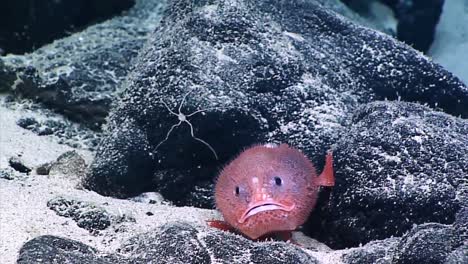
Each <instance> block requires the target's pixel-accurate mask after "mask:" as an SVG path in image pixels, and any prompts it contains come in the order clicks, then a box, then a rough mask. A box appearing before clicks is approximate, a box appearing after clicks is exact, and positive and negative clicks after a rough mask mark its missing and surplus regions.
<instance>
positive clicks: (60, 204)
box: [47, 197, 111, 232]
mask: <svg viewBox="0 0 468 264" xmlns="http://www.w3.org/2000/svg"><path fill="white" fill-rule="evenodd" d="M47 207H49V208H50V209H51V210H53V211H55V213H57V214H58V215H60V216H63V217H70V218H72V219H73V220H74V221H75V222H76V223H77V225H78V226H79V227H81V228H83V229H86V230H88V231H90V232H96V231H98V230H104V229H106V228H107V227H109V226H110V224H111V216H110V214H109V213H108V212H107V211H106V210H104V209H103V208H99V207H97V206H95V205H93V204H91V203H88V202H82V201H76V200H73V199H67V198H64V197H56V198H54V199H51V200H49V201H48V202H47Z"/></svg>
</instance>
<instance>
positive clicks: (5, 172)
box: [0, 169, 15, 180]
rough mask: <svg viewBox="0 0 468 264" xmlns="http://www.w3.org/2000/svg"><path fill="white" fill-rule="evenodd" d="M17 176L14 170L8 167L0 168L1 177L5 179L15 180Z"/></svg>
mask: <svg viewBox="0 0 468 264" xmlns="http://www.w3.org/2000/svg"><path fill="white" fill-rule="evenodd" d="M14 178H15V177H14V175H13V172H12V171H11V170H8V169H2V170H0V179H5V180H13V179H14Z"/></svg>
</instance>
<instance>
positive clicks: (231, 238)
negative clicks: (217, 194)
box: [18, 223, 317, 264]
mask: <svg viewBox="0 0 468 264" xmlns="http://www.w3.org/2000/svg"><path fill="white" fill-rule="evenodd" d="M117 252H118V253H116V254H102V253H99V252H98V251H97V250H95V249H93V248H91V247H89V246H86V245H84V244H82V243H79V242H76V241H73V240H69V239H64V238H59V237H53V236H42V237H38V238H35V239H33V240H31V241H29V242H27V243H26V244H25V245H24V246H23V247H22V249H21V250H20V255H19V258H18V263H37V261H39V260H40V259H42V260H43V261H45V262H46V263H49V262H51V263H52V261H50V260H54V259H55V260H57V261H58V262H54V263H65V262H66V261H70V263H90V264H94V263H161V264H186V263H193V264H197V263H198V264H205V263H206V264H209V263H226V264H228V263H229V264H243V263H259V264H260V263H271V264H283V263H284V264H289V263H295V264H313V263H317V261H316V260H315V259H314V258H312V257H311V256H309V255H307V254H306V253H305V252H304V251H302V250H301V249H300V248H298V247H296V246H293V245H291V244H287V243H284V242H257V243H255V242H252V241H249V240H247V239H245V238H243V237H240V236H238V235H234V234H230V233H226V232H221V231H218V230H210V231H208V232H206V233H205V232H203V233H202V232H200V231H198V230H197V229H195V228H194V227H193V226H191V225H190V224H189V223H170V224H166V225H164V226H162V227H160V228H158V229H157V230H154V231H153V232H148V233H145V234H140V235H138V236H135V237H133V238H131V239H129V240H128V241H126V242H125V243H124V245H123V246H122V247H121V248H120V249H118V250H117ZM123 256H129V257H123ZM67 263H68V262H67Z"/></svg>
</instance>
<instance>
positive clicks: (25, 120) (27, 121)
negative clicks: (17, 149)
mask: <svg viewBox="0 0 468 264" xmlns="http://www.w3.org/2000/svg"><path fill="white" fill-rule="evenodd" d="M16 124H17V125H18V126H20V127H22V128H24V129H32V128H34V127H35V126H36V125H38V122H37V120H36V119H35V118H34V117H22V118H20V119H18V121H16Z"/></svg>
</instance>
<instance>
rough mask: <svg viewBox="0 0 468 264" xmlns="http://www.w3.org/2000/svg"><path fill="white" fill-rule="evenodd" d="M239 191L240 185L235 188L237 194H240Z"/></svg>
mask: <svg viewBox="0 0 468 264" xmlns="http://www.w3.org/2000/svg"><path fill="white" fill-rule="evenodd" d="M239 192H240V190H239V186H236V189H235V194H236V196H239Z"/></svg>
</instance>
